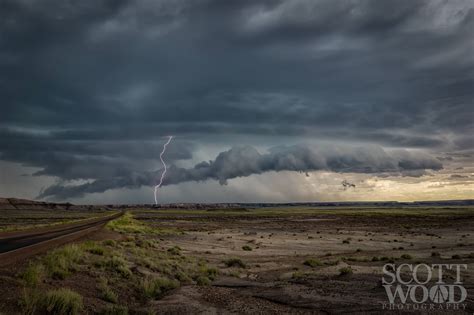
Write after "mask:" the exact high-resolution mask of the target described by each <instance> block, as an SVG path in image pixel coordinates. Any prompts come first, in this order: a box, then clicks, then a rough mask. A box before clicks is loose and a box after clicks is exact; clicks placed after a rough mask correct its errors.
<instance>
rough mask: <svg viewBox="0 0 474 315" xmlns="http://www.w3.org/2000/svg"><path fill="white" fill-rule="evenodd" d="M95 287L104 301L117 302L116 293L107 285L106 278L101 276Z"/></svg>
mask: <svg viewBox="0 0 474 315" xmlns="http://www.w3.org/2000/svg"><path fill="white" fill-rule="evenodd" d="M97 289H98V290H99V292H100V293H99V294H100V298H101V299H102V300H104V301H106V302H110V303H114V304H115V303H117V302H118V296H117V294H116V293H115V292H114V291H113V290H112V289H111V288H110V287H109V285H108V283H107V279H105V278H102V279H100V283H99V285H98V286H97Z"/></svg>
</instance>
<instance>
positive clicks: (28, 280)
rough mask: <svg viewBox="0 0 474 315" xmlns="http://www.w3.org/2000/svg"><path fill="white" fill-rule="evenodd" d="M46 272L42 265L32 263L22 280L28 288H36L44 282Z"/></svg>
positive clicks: (22, 275)
mask: <svg viewBox="0 0 474 315" xmlns="http://www.w3.org/2000/svg"><path fill="white" fill-rule="evenodd" d="M45 272H46V271H45V270H44V266H43V265H42V264H39V263H30V264H29V265H28V267H26V269H25V271H24V272H23V273H22V274H21V278H22V279H23V281H24V282H25V284H26V285H27V286H28V287H30V288H31V287H36V286H37V285H38V284H39V283H40V282H41V281H42V280H43V278H44V276H45Z"/></svg>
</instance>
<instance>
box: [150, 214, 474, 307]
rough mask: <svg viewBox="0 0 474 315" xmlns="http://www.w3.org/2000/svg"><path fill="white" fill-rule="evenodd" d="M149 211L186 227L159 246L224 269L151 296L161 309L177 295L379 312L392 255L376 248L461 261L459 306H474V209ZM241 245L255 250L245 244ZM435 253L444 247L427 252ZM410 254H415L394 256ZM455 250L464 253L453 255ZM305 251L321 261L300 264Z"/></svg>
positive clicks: (176, 302)
mask: <svg viewBox="0 0 474 315" xmlns="http://www.w3.org/2000/svg"><path fill="white" fill-rule="evenodd" d="M148 219H149V218H148ZM147 221H148V222H153V223H154V224H155V225H157V226H160V227H174V228H176V227H177V228H180V229H182V230H184V231H185V232H186V233H185V234H184V235H181V236H173V237H167V238H163V241H164V244H165V246H172V245H173V246H174V245H178V246H180V247H181V248H182V249H183V252H184V253H185V254H186V255H191V256H198V257H203V258H205V259H206V260H208V261H209V262H210V263H212V264H215V265H217V266H219V267H220V269H221V270H222V274H223V275H222V276H221V277H220V278H219V280H217V281H216V282H214V284H213V286H212V287H208V288H193V287H183V288H182V289H181V290H178V291H177V292H175V293H174V294H172V295H170V296H168V297H167V298H165V299H163V300H161V301H159V302H157V305H159V306H160V307H159V308H158V309H161V310H164V311H163V312H165V313H166V312H174V311H176V312H179V308H180V307H181V308H182V307H183V306H182V305H183V304H185V305H188V306H190V307H191V306H192V307H193V308H194V311H193V312H208V313H219V312H222V311H225V312H230V313H268V314H270V313H281V314H284V313H297V314H300V313H301V314H304V313H332V314H336V313H341V312H344V313H346V312H347V313H361V314H364V313H380V312H381V311H383V304H384V303H387V302H388V299H387V296H386V293H385V289H384V288H383V287H382V283H381V278H382V266H383V265H384V264H386V263H387V262H388V261H372V259H373V257H378V258H381V257H387V258H389V259H392V257H393V259H394V260H395V263H397V264H401V263H410V264H416V263H427V264H433V263H445V264H446V263H451V264H453V263H462V264H467V265H468V269H467V271H465V272H463V273H462V279H463V283H464V287H465V288H466V289H467V290H468V299H467V300H466V303H465V304H466V309H465V310H464V311H460V312H458V313H472V312H473V310H474V303H473V297H474V295H473V294H474V264H473V263H474V258H473V257H472V255H471V254H472V253H473V252H474V242H473V241H474V238H473V235H474V225H473V224H472V223H474V222H473V221H474V220H473V219H472V218H462V219H460V218H454V217H453V218H448V217H443V218H437V217H430V218H422V217H409V218H408V217H397V216H394V217H365V216H364V217H361V216H355V217H351V216H315V217H308V216H305V217H287V218H251V217H248V218H245V217H244V218H240V219H235V218H234V219H228V218H225V217H222V218H215V217H213V218H207V219H206V218H202V217H200V218H182V219H180V218H176V219H171V218H167V219H163V218H160V219H159V220H155V221H150V220H147ZM243 246H249V247H250V248H252V250H251V251H245V250H243V249H242V247H243ZM433 253H439V254H440V256H439V257H438V256H434V257H433V256H432V255H433ZM407 254H408V255H410V256H411V258H405V259H401V258H400V257H401V256H402V255H407ZM435 255H436V254H435ZM453 255H459V256H460V258H457V257H456V256H455V258H454V259H453ZM470 255H471V256H470ZM230 257H238V258H240V259H241V260H242V261H243V262H244V263H245V264H246V265H247V268H244V269H242V268H234V267H231V268H227V267H226V266H225V264H224V263H223V261H225V260H226V259H228V258H230ZM309 258H312V259H317V260H318V261H319V262H321V264H322V265H321V266H315V267H310V266H305V265H304V264H303V262H304V261H305V260H307V259H309ZM389 262H393V261H389ZM343 267H350V268H351V269H352V270H353V274H352V275H346V276H341V275H340V269H341V268H343ZM420 273H421V271H420ZM420 276H421V277H422V275H420ZM446 276H448V277H452V278H453V277H454V276H455V273H454V271H450V272H448V273H447V274H446ZM433 279H434V278H433ZM390 312H391V313H397V311H390ZM426 313H430V314H433V313H436V312H434V311H433V310H431V311H427V312H426ZM440 313H444V311H442V312H440Z"/></svg>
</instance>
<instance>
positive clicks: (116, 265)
mask: <svg viewBox="0 0 474 315" xmlns="http://www.w3.org/2000/svg"><path fill="white" fill-rule="evenodd" d="M104 266H105V267H106V268H107V269H109V270H111V271H114V272H116V273H118V274H120V275H121V276H122V277H124V278H129V277H130V276H131V275H132V272H131V271H130V269H129V268H128V265H127V262H126V260H125V259H124V258H123V257H121V256H112V257H110V258H109V259H108V260H107V261H106V262H105V263H104Z"/></svg>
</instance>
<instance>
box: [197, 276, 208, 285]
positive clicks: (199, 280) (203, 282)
mask: <svg viewBox="0 0 474 315" xmlns="http://www.w3.org/2000/svg"><path fill="white" fill-rule="evenodd" d="M196 283H197V285H202V286H205V285H209V284H211V281H210V280H209V278H208V277H206V276H198V277H197V278H196Z"/></svg>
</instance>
